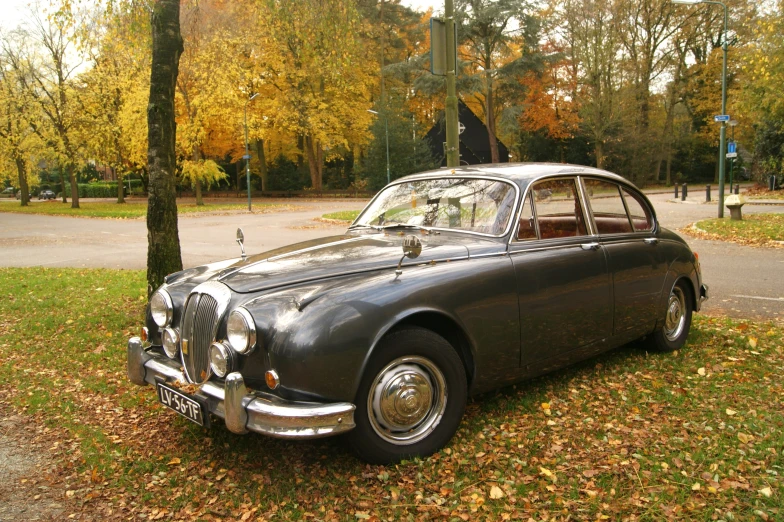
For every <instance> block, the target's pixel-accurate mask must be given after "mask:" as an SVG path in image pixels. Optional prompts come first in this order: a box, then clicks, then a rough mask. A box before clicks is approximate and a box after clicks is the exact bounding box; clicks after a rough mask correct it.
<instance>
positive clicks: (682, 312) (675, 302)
mask: <svg viewBox="0 0 784 522" xmlns="http://www.w3.org/2000/svg"><path fill="white" fill-rule="evenodd" d="M685 324H686V299H685V297H684V295H683V290H681V289H680V288H678V287H677V286H676V287H675V288H673V289H672V292H671V293H670V299H669V301H668V302H667V316H666V317H665V318H664V336H665V337H666V338H667V340H668V341H674V340H676V339H677V338H678V337H680V335H681V333H682V332H683V327H684V325H685Z"/></svg>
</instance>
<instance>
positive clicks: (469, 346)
mask: <svg viewBox="0 0 784 522" xmlns="http://www.w3.org/2000/svg"><path fill="white" fill-rule="evenodd" d="M406 326H414V327H419V328H423V329H425V330H430V331H431V332H434V333H436V334H438V335H440V336H441V337H443V338H444V339H445V340H446V342H448V343H449V344H450V345H452V347H453V348H454V349H455V351H456V352H457V355H458V357H460V360H461V361H462V363H463V367H464V368H465V371H466V381H467V384H468V389H469V390H470V389H471V386H472V384H473V380H474V375H475V374H476V368H475V363H474V360H475V359H474V344H473V343H472V342H471V339H470V337H469V336H468V334H467V333H466V331H465V329H464V328H463V327H462V326H461V325H460V323H459V322H458V321H457V320H456V319H455V318H453V317H450V316H449V315H448V314H447V313H445V312H443V311H441V310H433V309H419V310H411V311H409V312H407V313H405V314H402V315H400V316H397V317H395V318H394V319H393V320H392V321H390V322H389V323H388V324H387V325H386V326H385V327H384V328H382V329H381V330H380V331H379V333H378V335H377V336H376V338H375V339H374V341H373V344H372V345H371V347H370V349H369V350H368V352H367V355H366V356H365V360H364V361H363V362H362V367H361V369H360V372H359V375H358V376H357V379H355V384H354V390H353V395H354V396H356V394H357V390H358V388H359V383H360V381H361V380H362V376H363V375H364V374H365V370H366V368H367V365H368V362H369V361H370V358H371V357H372V356H373V354H374V353H375V351H376V348H377V347H378V344H379V342H380V341H381V340H382V339H383V338H384V337H386V336H387V335H389V334H390V333H391V332H392V331H394V330H397V329H399V328H404V327H406Z"/></svg>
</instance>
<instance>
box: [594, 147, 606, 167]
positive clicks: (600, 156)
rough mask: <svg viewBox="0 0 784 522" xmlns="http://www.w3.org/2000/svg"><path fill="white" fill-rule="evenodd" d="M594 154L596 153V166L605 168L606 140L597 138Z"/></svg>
mask: <svg viewBox="0 0 784 522" xmlns="http://www.w3.org/2000/svg"><path fill="white" fill-rule="evenodd" d="M594 154H595V155H596V168H597V169H603V168H604V142H603V141H602V140H596V145H595V146H594Z"/></svg>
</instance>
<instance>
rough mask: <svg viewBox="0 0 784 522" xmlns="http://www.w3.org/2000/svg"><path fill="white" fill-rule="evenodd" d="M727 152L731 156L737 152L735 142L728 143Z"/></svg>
mask: <svg viewBox="0 0 784 522" xmlns="http://www.w3.org/2000/svg"><path fill="white" fill-rule="evenodd" d="M727 152H729V153H730V154H732V153H733V152H737V151H736V150H735V142H734V141H731V142H729V143H727Z"/></svg>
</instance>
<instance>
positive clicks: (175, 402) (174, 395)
mask: <svg viewBox="0 0 784 522" xmlns="http://www.w3.org/2000/svg"><path fill="white" fill-rule="evenodd" d="M157 385H158V400H159V401H161V404H163V405H164V406H166V407H167V408H169V409H172V410H174V411H176V412H177V413H179V414H180V415H182V416H183V417H185V418H186V419H188V420H189V421H192V422H195V423H196V424H198V425H199V426H204V416H203V414H202V409H201V404H199V403H198V402H197V401H195V400H193V399H191V398H190V397H188V396H187V395H185V394H183V393H181V392H178V391H177V390H175V389H174V388H170V387H169V386H166V385H165V384H161V383H160V382H159V383H157Z"/></svg>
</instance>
